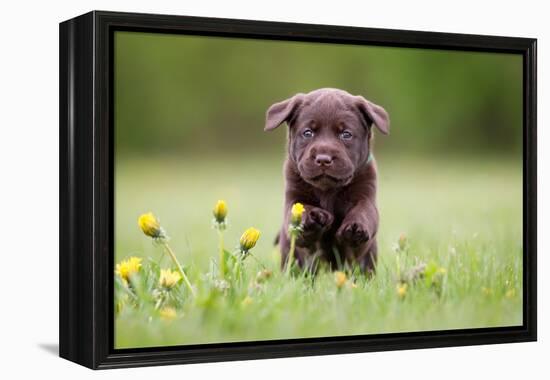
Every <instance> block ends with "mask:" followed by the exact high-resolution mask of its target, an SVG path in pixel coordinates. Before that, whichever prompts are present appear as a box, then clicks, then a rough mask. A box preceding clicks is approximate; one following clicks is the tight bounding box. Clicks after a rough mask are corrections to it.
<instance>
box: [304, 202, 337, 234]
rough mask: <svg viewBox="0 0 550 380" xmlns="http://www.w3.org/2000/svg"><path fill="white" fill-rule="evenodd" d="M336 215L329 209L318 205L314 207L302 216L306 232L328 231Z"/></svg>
mask: <svg viewBox="0 0 550 380" xmlns="http://www.w3.org/2000/svg"><path fill="white" fill-rule="evenodd" d="M333 220H334V217H333V216H332V214H331V213H330V212H328V211H325V210H323V209H321V208H318V207H312V208H310V209H309V210H307V211H306V212H305V213H304V215H303V216H302V224H303V228H304V233H315V232H323V231H326V230H327V229H328V228H330V226H331V225H332V221H333Z"/></svg>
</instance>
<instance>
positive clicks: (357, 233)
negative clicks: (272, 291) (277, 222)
mask: <svg viewBox="0 0 550 380" xmlns="http://www.w3.org/2000/svg"><path fill="white" fill-rule="evenodd" d="M284 122H286V123H287V124H288V126H289V129H288V156H287V158H286V160H285V164H284V175H285V187H286V188H285V206H284V221H283V226H282V229H281V232H280V234H279V243H280V246H281V253H282V258H283V260H282V265H283V266H284V265H285V263H286V261H287V256H288V251H289V245H290V244H289V241H290V240H289V235H288V223H289V218H290V209H291V207H292V205H293V204H294V203H296V202H300V203H302V204H303V205H304V206H305V209H306V211H305V212H304V214H303V216H302V225H303V232H302V233H301V234H300V236H299V237H298V239H297V241H296V252H295V256H296V260H297V262H298V263H299V265H300V266H301V267H302V268H304V267H306V268H308V269H310V270H315V268H314V266H315V264H316V261H317V259H319V260H323V261H325V262H328V263H329V264H330V266H331V268H333V269H335V268H337V266H338V264H339V263H345V262H346V263H349V264H352V265H353V264H359V265H360V267H361V269H362V270H364V271H367V272H373V271H374V268H375V263H376V255H377V244H376V233H377V231H378V223H379V216H378V210H377V208H376V188H377V179H376V177H377V175H376V172H377V169H376V162H375V160H374V159H371V160H370V161H369V155H370V154H371V151H370V149H371V141H372V129H371V128H372V126H373V125H375V126H376V127H377V128H378V129H379V130H380V131H381V132H382V133H384V134H388V132H389V117H388V114H387V113H386V111H385V110H384V109H383V108H382V107H380V106H377V105H376V104H373V103H371V102H369V101H368V100H366V99H364V98H363V97H361V96H352V95H350V94H349V93H347V92H345V91H342V90H337V89H327V88H325V89H320V90H316V91H312V92H310V93H308V94H297V95H295V96H293V97H292V98H290V99H287V100H285V101H282V102H280V103H276V104H274V105H272V106H271V107H270V108H269V110H268V111H267V116H266V126H265V130H266V131H269V130H272V129H274V128H276V127H278V126H279V125H281V124H282V123H284ZM306 130H308V131H306ZM310 132H311V133H310ZM350 136H351V137H350ZM336 254H338V255H339V259H340V260H339V259H338V258H337V257H336Z"/></svg>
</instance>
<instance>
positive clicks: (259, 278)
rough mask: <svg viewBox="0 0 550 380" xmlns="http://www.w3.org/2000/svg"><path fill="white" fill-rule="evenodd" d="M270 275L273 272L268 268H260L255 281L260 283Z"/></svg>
mask: <svg viewBox="0 0 550 380" xmlns="http://www.w3.org/2000/svg"><path fill="white" fill-rule="evenodd" d="M272 275H273V272H272V271H270V270H269V269H264V270H261V271H259V272H258V274H257V275H256V282H257V283H258V284H261V283H263V282H265V281H267V280H268V279H269V278H270V277H271V276H272Z"/></svg>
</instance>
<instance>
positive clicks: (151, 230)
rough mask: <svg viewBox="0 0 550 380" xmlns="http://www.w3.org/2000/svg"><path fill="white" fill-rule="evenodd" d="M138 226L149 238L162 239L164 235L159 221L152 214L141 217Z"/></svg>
mask: <svg viewBox="0 0 550 380" xmlns="http://www.w3.org/2000/svg"><path fill="white" fill-rule="evenodd" d="M138 225H139V228H141V230H142V231H143V233H144V234H145V235H147V236H149V237H152V238H160V237H163V235H164V233H163V231H162V228H161V227H160V223H159V221H158V220H157V218H156V217H155V216H154V215H153V213H151V212H148V213H147V214H143V215H141V216H140V217H139V219H138Z"/></svg>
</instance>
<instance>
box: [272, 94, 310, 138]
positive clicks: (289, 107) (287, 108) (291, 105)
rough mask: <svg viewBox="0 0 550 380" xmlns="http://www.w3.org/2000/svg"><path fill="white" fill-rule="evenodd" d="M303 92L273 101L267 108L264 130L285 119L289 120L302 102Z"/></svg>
mask: <svg viewBox="0 0 550 380" xmlns="http://www.w3.org/2000/svg"><path fill="white" fill-rule="evenodd" d="M304 98H305V95H304V94H296V95H294V96H293V97H292V98H290V99H287V100H283V101H282V102H279V103H275V104H273V105H272V106H271V107H269V109H268V110H267V113H266V117H265V128H264V131H271V130H273V129H275V128H277V127H278V126H279V125H281V124H282V123H284V122H285V121H287V122H288V121H290V120H291V119H292V118H293V116H294V114H295V112H296V110H297V109H298V107H300V105H301V104H302V103H303V101H304Z"/></svg>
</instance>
